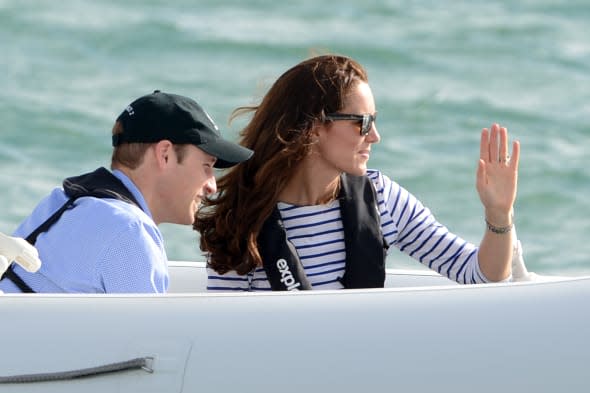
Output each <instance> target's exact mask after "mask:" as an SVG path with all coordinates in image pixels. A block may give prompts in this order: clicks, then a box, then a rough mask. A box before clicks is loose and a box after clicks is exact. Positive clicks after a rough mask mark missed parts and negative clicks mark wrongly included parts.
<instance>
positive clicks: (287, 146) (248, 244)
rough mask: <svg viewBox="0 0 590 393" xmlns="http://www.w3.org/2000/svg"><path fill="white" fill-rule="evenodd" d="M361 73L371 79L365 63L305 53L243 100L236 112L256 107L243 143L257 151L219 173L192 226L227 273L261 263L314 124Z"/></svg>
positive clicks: (340, 101) (214, 264)
mask: <svg viewBox="0 0 590 393" xmlns="http://www.w3.org/2000/svg"><path fill="white" fill-rule="evenodd" d="M359 81H363V82H367V75H366V72H365V70H364V69H363V67H362V66H361V65H360V64H359V63H357V62H356V61H354V60H352V59H350V58H348V57H344V56H338V55H322V56H317V57H313V58H311V59H308V60H305V61H303V62H301V63H299V64H297V65H296V66H294V67H293V68H291V69H289V70H288V71H286V72H285V73H284V74H283V75H281V76H280V77H279V78H278V79H277V80H276V82H275V83H274V84H273V85H272V86H271V88H270V90H269V91H268V92H267V93H266V95H265V96H264V97H263V99H262V102H261V103H260V104H259V105H258V106H252V107H240V108H237V109H236V110H235V111H234V112H233V113H232V119H233V118H235V117H236V116H239V115H241V114H244V113H251V112H252V113H253V116H252V119H251V120H250V122H249V123H248V124H247V125H246V127H245V128H244V129H243V130H242V132H241V133H240V135H241V139H240V144H241V145H243V146H245V147H248V148H250V149H252V150H254V156H253V157H252V158H251V159H250V160H248V161H245V162H243V163H240V164H238V165H236V166H234V167H233V168H231V169H229V171H228V172H227V173H226V174H225V175H223V176H222V177H221V178H220V179H219V180H218V181H217V189H218V193H217V194H216V195H215V196H214V197H212V198H210V199H208V200H206V201H205V203H204V206H203V207H202V208H201V209H200V211H199V212H198V213H197V214H196V217H195V222H194V224H193V228H194V229H195V230H197V231H198V232H199V233H200V235H201V236H200V243H201V244H200V245H201V250H203V251H206V252H208V253H209V266H210V267H211V268H213V269H214V270H215V271H217V272H218V273H220V274H223V273H226V272H228V271H230V270H235V271H236V272H237V273H238V274H246V273H248V272H250V271H251V270H252V269H254V268H255V267H256V266H261V265H262V260H261V257H260V254H259V252H258V245H257V241H256V239H257V237H258V233H259V232H260V229H261V228H262V224H263V223H264V221H265V220H266V219H267V218H268V217H269V215H270V214H271V212H272V210H273V209H274V208H275V206H276V203H277V201H278V195H279V194H280V192H281V190H282V189H283V188H284V187H285V186H286V184H287V183H288V181H289V180H290V179H291V177H292V176H293V174H294V173H295V170H296V169H297V167H298V164H299V163H300V162H301V161H302V160H303V158H304V157H306V156H307V155H308V154H309V153H310V151H311V144H312V133H311V130H312V129H313V127H314V124H316V122H322V121H324V120H323V119H324V115H325V114H327V113H332V112H337V111H339V110H341V109H342V108H343V107H344V104H345V103H344V100H345V99H346V97H347V95H348V94H349V93H350V91H351V90H352V88H353V87H354V86H355V84H356V83H358V82H359Z"/></svg>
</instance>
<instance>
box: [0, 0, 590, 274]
mask: <svg viewBox="0 0 590 393" xmlns="http://www.w3.org/2000/svg"><path fill="white" fill-rule="evenodd" d="M589 20H590V3H589V2H587V1H582V0H578V1H567V2H566V1H561V2H556V1H553V0H535V1H532V0H522V1H518V2H514V1H511V0H504V1H495V2H489V1H482V0H474V1H457V2H446V1H440V2H439V1H408V0H406V1H392V0H363V1H338V2H336V1H332V0H327V1H323V2H317V1H311V0H303V1H297V2H279V1H271V0H248V1H242V0H240V1H237V0H235V1H227V0H208V1H198V2H197V1H188V0H184V1H173V2H171V1H164V0H150V1H143V0H141V1H139V0H136V1H124V2H121V1H114V0H113V1H108V0H102V1H90V0H64V1H60V2H54V1H48V0H47V1H27V0H25V1H20V0H0V49H1V50H0V187H1V190H0V206H1V208H0V231H2V232H5V233H10V232H12V231H13V230H14V228H15V227H16V226H17V225H18V223H19V222H20V221H21V220H22V219H23V218H24V217H25V216H26V215H27V214H29V212H30V211H31V209H32V208H33V207H34V206H35V204H36V203H37V202H38V201H39V199H41V198H42V197H43V196H44V195H45V194H47V193H48V192H49V191H50V190H51V189H52V188H53V187H55V186H57V185H59V184H60V183H61V181H62V179H63V178H64V177H67V176H72V175H76V174H80V173H83V172H87V171H91V170H93V169H95V168H96V167H97V166H100V165H107V166H108V163H109V162H110V152H111V146H110V129H111V126H112V124H113V121H114V119H115V118H116V116H117V115H118V114H119V113H120V112H121V111H122V109H123V108H124V107H125V106H126V105H127V104H128V103H130V102H131V101H132V100H133V99H135V98H136V97H139V96H141V95H143V94H146V93H150V92H151V91H153V90H154V89H161V90H164V91H169V92H175V93H179V94H184V95H188V96H190V97H193V98H195V99H196V100H197V101H198V102H199V103H201V104H202V105H203V106H204V107H205V108H207V110H208V111H209V112H210V113H211V115H212V117H213V118H214V119H216V121H217V122H218V123H219V124H220V126H221V128H222V130H223V133H224V134H225V135H226V136H227V137H228V138H231V139H234V140H235V139H236V138H237V134H238V132H239V128H240V126H241V125H243V123H240V122H236V123H234V124H232V125H229V124H228V122H227V120H228V116H229V114H230V112H231V111H232V110H233V109H234V108H236V107H238V106H241V105H248V104H253V103H256V102H257V101H258V100H259V99H260V97H261V96H262V95H263V94H264V92H265V91H266V89H267V88H268V87H269V86H270V84H271V83H272V82H273V81H274V80H275V79H276V78H277V77H278V76H279V75H280V74H281V73H282V72H284V71H285V70H286V69H287V68H289V67H291V66H292V65H294V64H296V63H298V62H299V61H301V60H303V59H305V58H307V57H309V56H310V55H313V54H317V53H328V52H331V53H339V54H345V55H349V56H352V57H354V58H355V59H357V60H358V61H360V62H361V63H362V64H363V65H364V66H365V67H366V69H367V71H368V73H369V78H370V82H371V85H372V88H373V92H374V95H375V99H376V103H377V109H378V112H379V118H378V123H377V124H378V129H379V132H380V133H381V136H382V141H381V143H380V144H379V145H377V146H374V149H373V151H372V153H373V154H372V157H371V161H370V167H372V168H378V169H381V170H382V171H383V172H384V173H385V174H387V175H388V176H390V177H391V178H393V179H394V180H396V181H397V182H399V183H400V184H402V185H403V186H404V187H406V188H407V189H409V190H410V191H411V192H413V193H414V194H415V195H416V196H417V197H418V198H419V199H420V200H421V201H422V202H423V203H424V204H425V205H426V206H428V207H429V208H430V209H431V210H432V211H433V212H434V214H435V215H436V217H437V218H438V219H439V221H440V222H442V223H443V224H444V225H446V226H447V227H448V228H450V229H451V230H452V231H453V232H454V233H456V234H458V235H460V236H462V237H463V238H465V239H467V240H469V241H471V242H474V243H479V241H480V239H481V237H482V235H483V233H484V221H483V208H482V205H481V203H480V201H479V198H478V195H477V192H476V190H475V170H476V166H477V161H478V158H479V135H480V131H481V128H483V127H489V126H490V125H491V124H492V123H493V122H498V123H501V124H502V125H505V126H506V127H508V129H509V132H510V136H511V138H513V139H518V140H519V141H520V142H521V145H522V151H521V160H520V172H519V189H518V199H517V203H516V207H515V209H516V224H517V229H518V235H519V238H520V239H521V241H522V244H523V247H524V256H525V261H526V262H527V265H528V267H529V270H531V271H535V272H537V273H541V274H564V275H575V274H590V241H589V240H588V236H589V235H590V220H589V218H590V198H589V194H590V171H589V169H588V168H589V167H590V157H589V154H588V152H587V151H588V149H589V148H590V40H589V39H588V37H590V23H588V21H589ZM162 231H163V233H164V236H165V239H166V248H167V252H168V255H169V257H170V259H180V260H195V259H202V257H201V253H200V251H199V249H198V243H197V239H198V237H197V234H196V233H195V232H193V231H192V229H191V228H190V227H181V226H176V225H162ZM388 264H389V266H391V267H418V266H420V265H419V264H418V263H416V262H414V261H413V260H411V259H410V258H409V257H407V256H405V255H404V254H402V253H400V252H397V251H393V252H392V253H391V255H390V256H389V259H388Z"/></svg>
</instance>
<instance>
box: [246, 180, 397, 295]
mask: <svg viewBox="0 0 590 393" xmlns="http://www.w3.org/2000/svg"><path fill="white" fill-rule="evenodd" d="M338 199H339V202H340V214H341V216H342V224H343V226H344V244H345V247H346V265H345V269H344V275H343V277H341V278H340V282H341V283H342V285H343V286H344V287H345V288H383V286H384V284H385V257H386V251H387V248H389V245H388V244H387V242H386V240H385V238H384V237H383V234H382V231H381V220H380V216H379V211H378V210H377V196H376V193H375V189H374V187H373V183H372V182H371V180H370V179H369V178H368V177H367V176H352V175H347V174H343V175H342V176H341V178H340V194H339V195H338ZM257 241H258V249H259V252H260V256H261V257H262V261H263V267H264V270H265V271H266V275H267V277H268V280H269V281H270V286H271V288H272V290H273V291H284V290H299V289H303V290H305V289H311V285H310V283H309V280H308V279H307V276H306V275H305V271H304V268H303V265H302V264H301V261H300V259H299V256H298V255H297V251H296V250H295V246H294V245H293V244H292V243H291V242H290V241H289V240H288V239H287V233H286V231H285V227H284V225H283V222H282V220H281V215H280V212H279V210H278V209H277V208H276V207H275V209H274V210H273V212H272V214H271V215H270V216H269V218H268V219H267V220H266V221H265V222H264V224H263V226H262V229H261V231H260V234H259V235H258V238H257Z"/></svg>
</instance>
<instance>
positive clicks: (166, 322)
mask: <svg viewBox="0 0 590 393" xmlns="http://www.w3.org/2000/svg"><path fill="white" fill-rule="evenodd" d="M172 271H173V277H172V278H173V281H172V282H176V284H175V286H173V288H172V290H173V291H175V292H186V291H187V290H191V289H192V288H193V286H194V288H196V289H195V290H200V289H202V287H203V285H204V282H205V277H204V269H203V266H202V264H196V265H195V264H176V265H175V266H174V267H173V268H172ZM397 273H399V274H396V273H395V272H393V271H390V272H389V274H390V275H389V276H388V283H401V285H402V286H405V285H410V286H409V287H408V286H405V287H398V288H385V289H377V290H347V291H308V292H299V293H262V294H260V293H248V294H206V293H171V294H167V295H127V296H124V295H49V294H44V295H40V294H39V295H0V315H1V318H2V322H3V323H2V329H3V334H2V335H0V376H3V377H5V376H10V375H21V374H35V373H49V372H59V371H68V370H76V369H81V368H87V367H94V366H100V365H103V364H109V363H115V362H121V361H125V360H129V359H133V358H137V357H153V359H154V360H153V363H152V364H151V366H152V368H153V372H152V373H148V372H146V371H144V370H134V371H124V372H118V373H113V374H103V375H99V376H94V377H89V378H80V379H75V380H67V381H53V382H38V383H22V384H0V392H2V393H8V392H27V393H31V392H44V393H45V392H60V393H64V392H76V393H79V392H96V393H114V392H257V393H260V392H277V391H280V392H284V393H286V392H298V393H300V392H302V391H314V392H330V391H334V392H355V393H358V392H380V391H388V392H408V391H412V392H473V391H477V392H504V391H514V392H557V391H567V392H587V391H589V389H590V385H589V383H588V378H587V377H586V375H587V371H586V370H587V367H588V365H589V364H590V344H589V341H588V340H589V337H590V316H589V313H588V312H587V310H588V305H587V304H588V302H589V301H590V277H585V278H571V279H565V278H563V279H556V280H554V281H547V282H526V283H513V284H489V285H474V286H458V285H452V284H451V285H448V284H449V283H450V282H449V281H448V280H446V279H444V278H442V277H439V276H437V275H434V274H431V273H428V272H416V273H414V274H410V273H408V272H397ZM400 274H401V275H400ZM175 278H176V279H175ZM425 283H426V284H427V285H428V286H423V285H421V284H425ZM432 283H436V284H441V285H434V286H433V285H432ZM443 284H444V285H443Z"/></svg>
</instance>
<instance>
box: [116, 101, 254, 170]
mask: <svg viewBox="0 0 590 393" xmlns="http://www.w3.org/2000/svg"><path fill="white" fill-rule="evenodd" d="M117 121H119V122H121V124H122V126H123V132H122V133H121V134H117V135H113V146H119V145H121V144H123V143H157V142H159V141H161V140H163V139H166V140H169V141H170V142H172V143H174V144H189V143H190V144H193V145H195V146H197V147H198V148H199V149H201V150H203V151H204V152H206V153H209V154H211V155H212V156H213V157H216V158H217V161H216V162H215V165H214V166H215V167H216V168H228V167H230V166H233V165H235V164H237V163H239V162H242V161H245V160H247V159H248V158H250V157H251V156H252V153H253V151H252V150H250V149H247V148H245V147H243V146H240V145H238V144H237V143H233V142H230V141H228V140H225V139H223V138H222V136H221V133H220V132H219V128H218V127H217V125H216V124H215V122H213V119H211V117H210V116H209V115H208V114H207V112H205V110H204V109H203V108H202V107H201V106H200V105H199V104H197V103H196V102H195V101H194V100H192V99H190V98H188V97H184V96H181V95H177V94H170V93H163V92H161V91H159V90H156V91H154V92H153V93H152V94H148V95H145V96H143V97H140V98H138V99H136V100H135V101H133V102H132V103H131V104H129V105H128V106H127V108H125V110H124V111H123V113H121V114H120V115H119V117H118V118H117Z"/></svg>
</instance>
